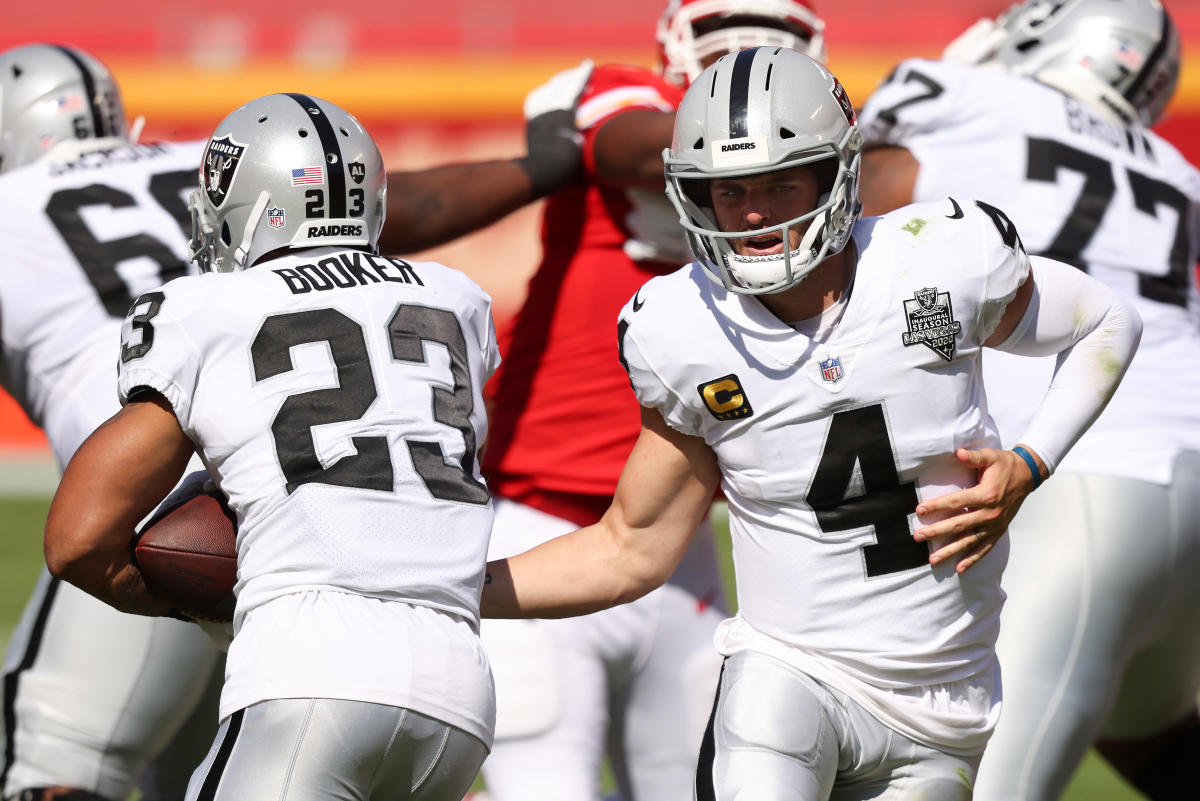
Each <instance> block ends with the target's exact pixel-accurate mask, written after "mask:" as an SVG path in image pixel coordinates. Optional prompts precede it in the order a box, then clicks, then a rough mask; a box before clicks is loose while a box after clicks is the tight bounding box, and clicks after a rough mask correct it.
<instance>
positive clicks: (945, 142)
mask: <svg viewBox="0 0 1200 801" xmlns="http://www.w3.org/2000/svg"><path fill="white" fill-rule="evenodd" d="M860 123H861V125H862V129H863V134H864V136H865V138H866V140H867V143H868V145H898V146H902V147H905V148H907V149H908V150H909V151H910V152H911V153H912V154H913V156H914V157H915V158H916V159H917V161H919V162H920V165H921V167H920V172H919V174H918V177H917V182H916V186H915V188H914V191H913V197H914V200H918V201H920V200H933V199H936V198H941V197H945V196H947V195H950V196H953V197H958V198H964V197H977V198H980V199H983V200H986V201H987V202H988V203H992V204H995V205H997V206H999V207H1000V208H1003V209H1004V210H1005V211H1006V212H1008V214H1009V215H1010V216H1011V217H1012V219H1013V221H1014V222H1015V223H1016V225H1017V228H1018V229H1019V230H1020V232H1021V238H1022V239H1023V240H1024V242H1025V245H1026V247H1027V248H1028V249H1029V252H1030V253H1034V254H1041V255H1046V256H1049V257H1051V258H1055V259H1058V260H1059V261H1064V262H1067V263H1070V264H1074V265H1075V266H1077V267H1079V268H1081V269H1085V270H1086V271H1087V272H1088V273H1089V274H1091V275H1092V276H1093V277H1095V278H1097V279H1099V280H1100V281H1102V282H1104V283H1105V284H1107V285H1108V286H1110V287H1112V288H1113V289H1115V290H1116V291H1117V292H1119V293H1120V294H1121V295H1122V296H1123V297H1125V298H1128V299H1129V300H1130V302H1131V303H1132V305H1133V306H1134V307H1135V308H1136V309H1137V310H1138V312H1139V313H1140V314H1141V316H1142V320H1143V321H1144V322H1145V330H1144V332H1143V334H1142V341H1141V346H1140V348H1139V350H1138V353H1137V355H1136V357H1135V358H1134V360H1133V363H1132V364H1131V366H1130V368H1129V372H1128V373H1127V375H1126V376H1125V379H1124V380H1123V381H1122V382H1121V385H1120V387H1119V388H1118V390H1117V392H1116V395H1115V396H1114V398H1113V400H1112V402H1111V403H1110V404H1109V406H1108V408H1107V409H1106V410H1105V412H1104V413H1103V414H1102V415H1101V416H1100V418H1099V420H1098V421H1097V422H1096V424H1095V425H1094V426H1092V428H1091V429H1089V430H1088V431H1087V433H1085V434H1084V436H1083V438H1082V439H1081V440H1080V442H1079V443H1078V445H1077V446H1076V447H1075V448H1074V449H1072V451H1071V453H1070V454H1069V455H1068V456H1067V459H1066V460H1065V461H1064V463H1063V465H1061V466H1060V469H1067V470H1070V469H1072V466H1075V468H1076V469H1086V470H1087V471H1091V472H1105V473H1113V474H1116V475H1123V476H1127V477H1130V478H1137V479H1141V480H1147V481H1154V482H1156V483H1161V484H1165V483H1168V482H1169V480H1170V473H1171V465H1172V464H1173V462H1174V458H1175V456H1176V454H1177V453H1178V452H1179V450H1180V449H1181V448H1185V447H1186V448H1190V449H1192V450H1200V332H1198V329H1197V297H1198V296H1197V292H1196V283H1195V276H1194V272H1193V270H1192V265H1194V264H1195V263H1196V259H1197V255H1198V248H1200V243H1198V242H1197V236H1198V233H1200V172H1197V170H1196V169H1195V168H1194V167H1193V166H1192V165H1190V164H1189V163H1188V162H1187V161H1186V160H1185V159H1184V158H1183V157H1182V156H1181V155H1180V154H1179V152H1178V151H1177V150H1175V148H1174V147H1172V146H1171V145H1170V144H1169V143H1167V142H1166V141H1165V140H1163V139H1162V138H1160V137H1158V136H1157V135H1155V134H1154V133H1153V132H1151V131H1148V130H1145V129H1143V128H1140V127H1125V126H1120V125H1116V124H1114V123H1112V122H1109V121H1108V120H1106V119H1103V118H1101V117H1099V116H1097V115H1096V114H1094V113H1093V112H1092V111H1090V110H1089V109H1088V107H1087V106H1086V105H1084V104H1082V103H1080V102H1079V101H1077V100H1074V99H1073V98H1070V97H1068V96H1066V95H1064V94H1062V93H1061V92H1059V91H1057V90H1055V89H1052V88H1050V87H1047V86H1045V85H1043V84H1040V83H1037V82H1036V81H1033V80H1031V79H1028V78H1022V77H1019V76H1014V75H1011V74H1009V73H1008V72H1005V71H1003V70H999V69H993V68H985V67H971V66H965V65H961V64H955V63H949V62H940V61H925V60H920V59H912V60H909V61H905V62H903V63H902V64H901V65H900V66H899V67H897V69H896V71H895V72H894V73H893V74H892V76H891V78H890V79H889V80H888V81H886V82H885V83H884V85H883V86H881V87H880V88H879V89H878V90H877V91H876V92H875V94H873V95H872V96H871V98H870V99H869V100H868V101H867V104H866V107H865V108H864V109H863V113H862V116H861V120H860ZM987 360H988V367H987V370H986V371H985V378H986V380H987V385H988V397H989V399H990V400H991V401H992V410H993V414H994V415H995V417H996V421H997V423H998V425H999V426H1000V432H1001V434H1002V436H1003V439H1004V441H1005V443H1006V444H1014V443H1015V442H1016V441H1017V440H1018V439H1019V438H1020V436H1021V434H1022V433H1023V431H1024V430H1025V426H1026V424H1027V423H1028V420H1029V418H1030V416H1031V415H1032V413H1033V410H1034V409H1035V408H1036V406H1037V403H1038V400H1039V398H1040V392H1038V391H1031V389H1030V387H1039V388H1044V387H1045V386H1046V385H1047V384H1048V383H1049V378H1050V374H1051V371H1052V370H1053V365H1054V359H1045V360H1042V361H1041V363H1040V364H1039V365H1038V366H1037V367H1036V368H1035V367H1034V366H1033V364H1032V363H1030V362H1029V361H1028V360H1023V359H1020V358H1019V357H1015V356H1011V355H1009V354H1003V353H995V354H991V353H989V354H988V356H987ZM1166 375H1169V376H1171V391H1170V392H1169V393H1164V392H1163V391H1162V377H1163V376H1166ZM1038 381H1040V383H1037V382H1038ZM1112 453H1121V454H1122V455H1123V456H1122V459H1120V460H1114V459H1111V458H1104V455H1105V454H1112Z"/></svg>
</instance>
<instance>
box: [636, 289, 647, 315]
mask: <svg viewBox="0 0 1200 801" xmlns="http://www.w3.org/2000/svg"><path fill="white" fill-rule="evenodd" d="M641 294H642V290H640V289H639V290H638V291H637V292H634V293H633V310H634V311H641V310H642V307H643V306H645V305H646V301H644V300H638V295H641Z"/></svg>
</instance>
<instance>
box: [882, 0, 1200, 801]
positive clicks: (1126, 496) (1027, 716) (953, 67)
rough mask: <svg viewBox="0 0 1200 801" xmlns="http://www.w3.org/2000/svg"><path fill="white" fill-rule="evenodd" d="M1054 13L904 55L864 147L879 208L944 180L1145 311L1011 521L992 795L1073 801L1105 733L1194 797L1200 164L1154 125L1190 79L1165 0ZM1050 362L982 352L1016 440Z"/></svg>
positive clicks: (988, 778)
mask: <svg viewBox="0 0 1200 801" xmlns="http://www.w3.org/2000/svg"><path fill="white" fill-rule="evenodd" d="M1044 12H1045V9H1039V8H1037V7H1035V6H1019V7H1016V8H1014V9H1013V11H1012V12H1010V14H1009V15H1008V16H1007V17H1006V18H1004V19H1002V20H1001V23H1000V24H992V25H984V26H982V27H980V28H976V29H973V30H972V32H971V33H970V34H969V35H967V36H965V37H964V38H963V39H961V40H959V42H958V44H956V45H954V46H952V49H950V50H948V51H947V59H946V60H943V61H925V60H916V59H914V60H910V61H906V62H904V63H902V64H901V65H900V66H899V67H898V68H897V69H896V71H895V72H894V73H893V75H892V77H891V78H890V79H889V80H888V81H887V82H886V83H885V84H884V85H883V86H881V87H880V88H879V89H878V90H877V92H876V93H875V94H874V95H873V96H872V97H871V98H870V100H868V102H867V104H866V106H865V108H864V111H863V118H862V125H863V130H864V134H865V137H866V141H867V145H868V147H870V146H872V145H874V146H877V147H878V148H879V149H878V150H870V151H868V153H867V155H866V156H865V157H864V174H865V178H864V195H865V196H866V198H867V203H868V207H869V209H870V208H872V207H873V208H874V209H877V210H878V211H883V210H886V209H888V208H891V207H893V206H896V205H900V204H903V203H907V202H909V201H922V200H930V199H933V198H936V197H943V196H945V195H947V194H949V195H953V196H956V197H957V196H963V195H967V194H972V195H974V196H975V197H978V198H981V199H983V200H986V201H987V202H989V203H994V204H996V205H998V206H1001V207H1003V208H1005V209H1007V210H1010V212H1011V215H1012V218H1013V220H1014V222H1015V223H1016V224H1017V227H1018V228H1019V229H1020V231H1021V236H1022V238H1023V240H1024V242H1025V245H1026V247H1027V248H1028V249H1029V251H1030V252H1031V253H1040V254H1044V255H1047V256H1050V257H1053V258H1055V259H1058V260H1060V261H1065V262H1068V263H1070V264H1072V265H1074V266H1076V267H1078V268H1079V269H1081V270H1084V271H1086V272H1087V273H1088V274H1089V275H1091V276H1093V277H1094V278H1096V279H1098V280H1100V281H1102V282H1103V283H1105V284H1106V285H1108V286H1109V287H1111V288H1112V289H1113V290H1115V291H1116V292H1117V293H1119V294H1120V295H1121V296H1122V297H1123V298H1125V299H1126V302H1127V303H1129V305H1130V306H1132V307H1133V308H1136V309H1137V310H1138V311H1139V312H1140V314H1141V316H1142V318H1143V319H1144V320H1145V331H1144V333H1143V336H1142V341H1141V346H1140V348H1139V350H1138V353H1137V356H1136V358H1135V359H1134V360H1133V362H1132V364H1131V365H1130V367H1129V372H1128V374H1127V375H1126V377H1125V380H1124V381H1123V382H1122V384H1121V387H1120V389H1119V390H1118V391H1117V393H1116V394H1115V396H1114V397H1113V399H1112V402H1111V404H1110V405H1109V407H1108V408H1107V410H1106V411H1105V412H1104V414H1103V415H1101V417H1100V418H1099V419H1098V420H1097V422H1096V424H1095V425H1094V426H1092V428H1091V429H1089V431H1088V432H1087V434H1086V435H1085V436H1083V437H1082V438H1081V439H1080V441H1079V443H1078V444H1077V445H1076V447H1075V448H1074V449H1073V450H1072V452H1071V454H1070V455H1069V456H1068V457H1067V459H1066V460H1064V462H1063V463H1062V465H1060V467H1059V472H1060V473H1061V474H1062V475H1060V476H1059V477H1057V478H1056V479H1055V480H1054V481H1053V482H1052V483H1051V484H1050V486H1049V487H1047V488H1046V489H1045V490H1043V491H1041V492H1039V493H1038V494H1037V496H1036V497H1035V499H1033V500H1032V501H1031V502H1030V503H1029V504H1028V505H1027V506H1026V507H1024V508H1023V509H1022V511H1021V514H1020V515H1018V516H1017V518H1016V520H1015V521H1014V524H1013V527H1012V529H1013V539H1014V545H1013V556H1012V559H1011V562H1010V565H1009V569H1008V572H1007V573H1006V574H1005V579H1004V586H1005V589H1006V591H1007V592H1008V594H1009V600H1008V604H1007V606H1006V609H1005V613H1004V618H1003V626H1002V629H1001V637H1000V640H999V643H998V652H999V655H1000V659H1001V663H1002V666H1003V669H1004V680H1005V709H1004V717H1003V719H1002V721H1001V723H1000V725H999V728H998V729H997V733H996V736H995V737H994V738H993V740H992V742H991V745H990V746H989V749H988V752H987V755H986V757H985V759H984V761H983V765H982V768H981V771H980V781H979V784H978V786H977V788H976V795H977V797H978V798H980V799H984V800H985V801H993V800H995V799H1005V800H1007V799H1053V798H1057V797H1058V796H1059V794H1060V793H1061V792H1062V791H1063V789H1064V788H1065V787H1066V784H1067V782H1068V781H1069V779H1070V777H1071V775H1072V773H1073V772H1074V769H1075V767H1076V766H1077V765H1078V764H1079V762H1080V760H1081V759H1082V758H1083V755H1084V753H1085V751H1086V749H1087V747H1088V746H1089V745H1090V744H1091V743H1092V742H1093V741H1094V740H1097V739H1099V741H1100V742H1099V745H1100V750H1101V753H1103V754H1105V755H1106V756H1108V757H1109V758H1110V759H1111V760H1112V761H1113V763H1114V765H1115V766H1116V767H1117V768H1118V769H1119V770H1121V772H1122V773H1123V774H1124V775H1125V776H1126V778H1127V779H1129V781H1131V782H1133V783H1134V784H1135V785H1136V786H1138V787H1139V788H1140V789H1142V791H1143V792H1145V793H1147V794H1149V795H1150V796H1151V797H1152V798H1159V797H1176V796H1172V795H1171V793H1172V791H1170V790H1168V789H1167V788H1170V787H1171V785H1172V784H1174V785H1175V787H1176V791H1178V792H1183V793H1184V795H1190V794H1191V793H1192V792H1193V788H1194V776H1193V777H1190V778H1189V776H1190V772H1191V771H1193V770H1194V768H1192V767H1189V766H1188V765H1189V761H1188V760H1187V759H1184V758H1183V755H1184V754H1191V755H1192V757H1193V758H1194V757H1195V756H1196V755H1200V719H1198V718H1197V716H1196V695H1197V692H1200V615H1197V609H1198V608H1200V584H1197V582H1196V581H1195V578H1194V577H1195V576H1196V575H1198V574H1200V500H1198V498H1200V472H1197V471H1198V469H1200V330H1198V329H1197V326H1196V322H1197V320H1196V311H1197V307H1196V289H1195V279H1194V272H1193V265H1194V264H1195V262H1196V259H1197V255H1198V248H1200V241H1198V240H1197V230H1198V229H1197V224H1198V222H1200V173H1198V172H1197V170H1196V169H1195V168H1194V167H1193V166H1192V165H1190V164H1189V163H1188V162H1187V161H1186V160H1185V159H1184V158H1183V157H1182V156H1180V154H1179V153H1178V151H1176V149H1175V148H1174V147H1172V146H1171V145H1170V144H1169V143H1167V142H1166V141H1164V140H1163V139H1162V138H1160V137H1158V136H1157V135H1155V134H1154V133H1153V132H1152V131H1150V130H1148V129H1147V128H1146V127H1143V126H1144V124H1149V123H1150V122H1152V121H1153V119H1154V117H1155V116H1156V115H1157V113H1158V111H1159V110H1161V108H1162V107H1163V105H1165V103H1166V101H1167V98H1168V97H1169V96H1170V94H1171V90H1172V88H1173V87H1174V84H1175V79H1176V77H1177V73H1178V64H1179V53H1178V42H1177V39H1176V35H1175V32H1174V28H1173V26H1172V25H1171V21H1170V18H1169V17H1168V16H1167V15H1166V12H1165V11H1164V10H1163V9H1162V7H1161V6H1160V5H1159V4H1158V3H1157V2H1151V0H1122V2H1117V3H1114V2H1107V1H1106V2H1084V3H1077V4H1074V5H1072V6H1070V7H1066V6H1064V7H1063V8H1061V9H1059V10H1057V11H1055V12H1054V13H1052V14H1050V15H1049V16H1047V15H1046V14H1045V13H1044ZM1035 23H1036V24H1035ZM1029 41H1035V42H1036V46H1028V45H1027V46H1025V47H1023V48H1022V49H1021V50H1019V51H1018V50H1017V49H1016V44H1018V43H1021V42H1029ZM981 43H982V46H981ZM955 54H958V55H957V56H956V55H955ZM971 54H973V55H971ZM963 55H969V56H970V57H969V59H968V61H969V62H972V63H962V61H959V60H956V59H957V58H961V57H962V56H963ZM951 56H954V58H951ZM1124 61H1130V62H1131V63H1129V64H1125V63H1123V62H1124ZM973 62H981V63H979V64H976V63H973ZM1135 65H1136V66H1138V67H1139V69H1137V70H1130V69H1128V67H1131V66H1135ZM997 67H1006V69H998V68H997ZM1121 67H1125V69H1121ZM1160 72H1161V73H1162V74H1161V75H1160V74H1159V73H1160ZM1143 76H1144V77H1143ZM1139 86H1141V87H1144V88H1143V89H1142V90H1139V89H1138V87H1139ZM1054 366H1055V360H1054V359H1052V358H1046V359H1042V360H1038V361H1037V362H1035V363H1032V364H1031V363H1029V362H1027V361H1025V360H1018V359H1016V358H1013V357H1010V356H1008V355H1007V354H995V355H989V356H988V357H987V358H986V359H985V369H984V383H985V386H986V388H987V392H988V400H989V404H990V407H991V410H992V414H993V415H994V417H995V419H996V422H997V425H998V427H999V430H1000V434H1001V438H1002V439H1003V440H1004V441H1005V442H1006V443H1010V444H1011V443H1013V442H1015V441H1016V438H1017V437H1018V436H1019V435H1020V433H1021V432H1022V431H1023V430H1024V429H1025V427H1026V425H1027V424H1028V421H1029V417H1030V415H1031V414H1032V412H1033V410H1034V407H1033V404H1034V402H1035V401H1036V399H1037V398H1038V397H1039V395H1040V393H1041V392H1042V391H1044V389H1045V387H1046V386H1047V384H1049V382H1050V379H1051V376H1052V373H1053V371H1054ZM1164 382H1165V383H1164ZM1055 554H1059V555H1061V556H1062V558H1055ZM1189 742H1190V744H1188V743H1189ZM1156 754H1157V756H1155V755H1156Z"/></svg>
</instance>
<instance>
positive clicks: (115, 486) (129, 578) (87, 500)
mask: <svg viewBox="0 0 1200 801" xmlns="http://www.w3.org/2000/svg"><path fill="white" fill-rule="evenodd" d="M143 397H145V398H146V399H145V400H142V401H132V402H130V403H128V404H127V405H126V406H125V407H124V408H123V409H121V411H119V412H117V413H116V414H115V415H113V416H112V417H111V418H109V420H108V421H107V422H105V423H104V424H102V425H101V426H100V427H99V428H98V429H96V430H95V431H94V432H92V435H91V436H90V437H88V438H87V439H86V440H85V441H84V443H83V444H82V445H81V446H79V450H78V451H76V452H75V455H74V456H72V457H71V462H70V464H68V465H67V469H66V470H65V471H64V472H63V477H62V480H61V481H60V482H59V484H58V490H57V491H56V492H55V493H54V500H53V502H52V503H51V504H50V513H49V515H48V516H47V518H46V541H45V549H46V565H47V566H48V567H49V568H50V573H51V574H52V575H53V576H54V577H55V578H61V579H65V580H66V581H69V582H71V583H72V584H74V585H75V586H77V587H79V588H80V589H81V590H83V591H85V592H87V593H90V594H92V595H94V596H96V597H97V598H99V599H100V600H102V601H104V602H105V603H107V604H110V605H112V606H114V607H116V608H117V609H119V610H121V611H122V612H130V613H133V614H140V615H162V614H166V613H167V612H168V611H170V606H171V605H170V604H169V603H168V602H166V601H165V600H163V599H161V598H157V597H155V596H154V595H152V594H151V593H150V591H149V590H148V589H147V588H146V584H145V582H144V581H143V580H142V574H141V573H140V572H139V571H138V569H137V567H136V566H135V565H134V564H133V548H132V547H131V542H132V541H133V535H134V528H135V527H136V526H137V524H138V523H139V522H140V521H141V520H142V519H143V518H144V517H146V515H148V514H150V512H151V511H153V510H154V507H155V506H156V505H157V504H158V502H159V501H161V500H162V499H163V498H165V497H166V495H167V493H169V492H170V491H171V488H172V487H174V486H175V484H176V483H177V482H178V481H179V478H180V476H182V475H183V471H184V469H185V468H186V467H187V463H188V459H190V458H191V455H192V453H193V450H194V449H193V445H192V441H191V440H190V439H188V437H187V435H186V434H184V433H183V431H182V430H181V429H180V428H179V422H178V421H177V420H176V418H175V413H174V412H173V411H172V410H171V407H170V405H169V404H168V403H167V401H166V400H165V399H164V398H163V397H162V396H161V395H158V394H157V393H150V394H148V395H146V396H143Z"/></svg>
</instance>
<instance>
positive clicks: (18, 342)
mask: <svg viewBox="0 0 1200 801" xmlns="http://www.w3.org/2000/svg"><path fill="white" fill-rule="evenodd" d="M201 152H202V143H196V144H166V143H162V144H136V143H133V142H131V141H129V137H128V135H127V125H126V121H125V115H124V112H123V110H122V106H121V98H120V95H119V93H118V91H117V86H116V84H115V82H114V81H113V78H112V76H111V75H110V74H109V72H108V70H107V69H105V67H104V66H103V65H102V64H100V63H99V62H98V61H96V60H95V59H94V58H92V57H91V56H89V55H87V54H86V53H82V52H80V51H78V50H73V49H70V48H65V47H57V46H52V45H29V46H24V47H18V48H14V49H12V50H8V51H7V52H5V53H3V54H0V170H3V175H2V176H0V242H2V243H3V245H4V250H5V257H4V259H3V262H2V263H0V331H2V333H3V343H4V359H3V361H4V366H5V376H4V381H5V386H6V388H7V389H8V390H9V391H10V392H12V394H13V396H14V397H15V398H16V399H17V401H18V402H19V403H20V404H21V406H22V408H24V410H25V412H26V414H28V415H29V418H30V419H31V420H33V421H34V422H35V423H37V424H38V425H40V426H41V427H42V428H43V430H44V431H45V432H46V436H47V438H48V439H49V441H50V445H51V448H52V449H53V451H54V455H55V457H56V458H57V460H58V462H59V464H60V465H66V463H67V461H68V460H69V459H70V457H71V454H73V453H74V452H75V449H76V448H78V447H79V444H80V443H81V442H82V441H83V440H84V438H85V437H86V436H87V435H88V434H90V433H91V432H92V430H93V429H95V428H96V426H98V425H99V424H100V423H102V422H103V421H104V420H106V419H108V417H109V416H111V415H112V414H113V413H114V412H116V411H117V409H118V408H119V406H118V404H117V395H116V380H115V379H116V376H115V373H114V371H113V365H114V364H115V360H116V357H117V352H118V347H119V343H120V329H121V319H122V317H123V316H124V315H125V312H126V311H128V309H129V305H130V303H131V302H132V299H133V298H134V297H136V296H137V295H138V294H139V293H141V292H143V291H146V290H148V289H152V288H154V287H157V286H158V285H159V284H161V283H163V282H164V281H166V280H169V279H171V278H174V277H176V276H180V275H183V274H184V273H185V271H186V265H187V258H186V254H187V247H186V245H187V229H188V226H189V217H188V212H187V203H186V199H185V197H186V196H185V191H186V190H188V189H190V188H191V186H192V185H193V184H194V182H195V175H196V167H197V165H199V163H200V155H201ZM218 656H219V654H218V653H217V651H216V650H215V649H214V648H213V646H212V645H211V643H210V642H209V641H208V639H207V638H206V637H205V636H204V634H203V633H202V632H201V631H200V630H199V629H198V628H196V627H195V626H193V625H190V624H187V623H183V622H180V621H177V620H170V619H166V618H147V617H141V616H137V615H124V614H120V613H118V612H116V611H115V610H113V609H112V608H110V607H108V606H106V605H105V604H103V603H100V602H99V601H97V600H96V599H95V598H92V597H91V596H89V595H87V594H86V593H83V592H81V591H80V590H78V589H76V588H75V587H73V586H70V585H69V584H65V583H63V582H61V581H58V580H56V579H52V578H51V577H50V575H49V574H48V573H45V572H44V571H43V573H42V575H41V578H40V579H39V581H38V583H37V586H36V588H35V590H34V594H33V597H32V599H31V600H30V602H29V604H28V606H27V607H26V609H25V611H24V614H23V616H22V618H21V621H20V624H19V625H18V627H17V629H16V631H15V633H14V635H13V638H12V641H11V642H10V644H9V648H8V653H7V656H6V658H5V663H4V750H3V764H2V766H0V795H2V796H3V797H4V798H18V797H19V798H21V799H23V801H39V800H40V799H42V798H44V797H51V796H52V797H55V798H61V799H65V800H66V801H88V800H94V799H97V798H101V799H107V801H121V800H122V799H124V798H126V797H127V796H128V795H129V793H130V791H131V790H132V789H133V787H134V785H135V783H136V782H137V780H138V777H139V775H140V774H141V773H142V770H143V767H144V766H145V765H146V763H147V761H148V760H149V759H150V758H151V757H153V756H154V755H156V754H157V753H159V752H160V751H161V750H162V748H163V747H164V746H165V745H166V743H167V741H168V740H170V738H171V736H172V733H173V732H175V731H176V730H177V729H179V728H180V726H181V724H182V723H183V722H184V719H185V718H186V717H187V715H188V712H189V710H190V709H191V708H192V707H193V706H194V705H195V704H196V702H197V700H198V698H199V697H200V695H201V693H202V692H203V690H204V688H205V685H206V683H207V682H208V680H209V677H210V675H211V674H212V672H213V670H214V669H218V670H219V667H218ZM213 727H215V723H214V724H213ZM213 727H210V728H209V729H208V730H206V731H205V732H203V733H202V734H201V736H202V738H203V742H202V743H201V744H200V749H199V754H201V755H202V754H203V747H204V746H205V745H207V742H208V740H209V738H210V737H211V732H212V729H213ZM158 779H159V780H160V781H161V782H163V784H162V786H160V787H159V788H158V790H157V791H149V790H148V791H147V792H146V793H145V794H144V797H145V798H147V799H150V800H152V799H156V798H159V797H160V796H158V795H157V794H156V792H161V793H164V794H165V795H164V796H161V797H165V798H172V797H173V798H175V799H178V798H181V797H182V794H183V791H184V788H185V787H186V781H187V774H186V773H184V774H183V775H182V776H181V777H175V781H174V783H173V784H172V781H171V777H170V776H168V775H161V774H160V775H159V776H158Z"/></svg>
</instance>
